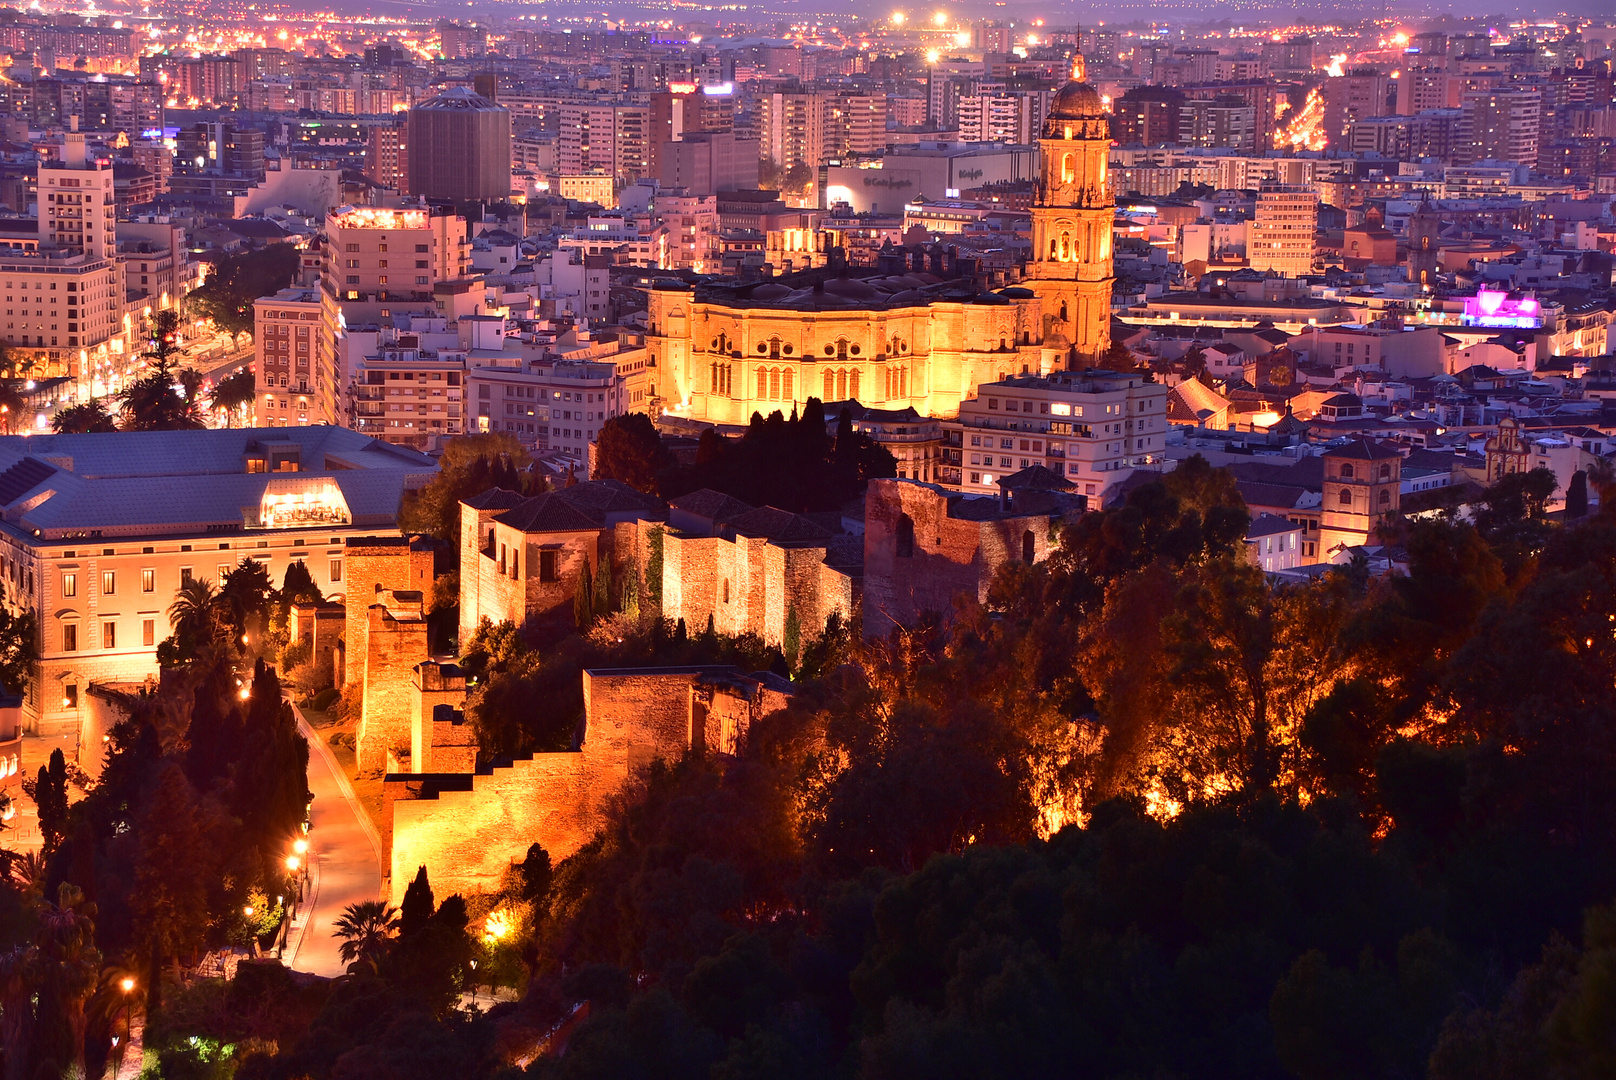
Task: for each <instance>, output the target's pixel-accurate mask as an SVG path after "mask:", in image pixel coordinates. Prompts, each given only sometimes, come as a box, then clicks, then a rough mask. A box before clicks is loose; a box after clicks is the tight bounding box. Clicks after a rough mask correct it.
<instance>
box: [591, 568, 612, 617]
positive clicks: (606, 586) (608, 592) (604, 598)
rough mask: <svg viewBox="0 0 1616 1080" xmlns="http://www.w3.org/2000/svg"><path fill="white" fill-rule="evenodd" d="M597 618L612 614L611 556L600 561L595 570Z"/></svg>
mask: <svg viewBox="0 0 1616 1080" xmlns="http://www.w3.org/2000/svg"><path fill="white" fill-rule="evenodd" d="M594 610H595V616H596V617H597V618H600V617H603V616H606V615H610V614H611V613H612V560H611V557H610V556H607V557H606V558H604V559H601V560H600V565H599V566H598V567H597V568H596V569H595V609H594Z"/></svg>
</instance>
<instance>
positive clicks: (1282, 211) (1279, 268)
mask: <svg viewBox="0 0 1616 1080" xmlns="http://www.w3.org/2000/svg"><path fill="white" fill-rule="evenodd" d="M1318 227H1319V198H1318V196H1317V195H1316V194H1315V193H1314V191H1313V189H1312V188H1311V187H1303V186H1301V185H1290V184H1265V185H1263V187H1262V189H1261V190H1260V191H1259V192H1258V193H1257V212H1256V215H1255V216H1254V217H1253V218H1252V221H1251V224H1250V225H1249V226H1248V227H1247V229H1246V260H1247V261H1248V262H1249V263H1250V264H1251V268H1252V269H1253V270H1257V271H1266V270H1273V271H1274V272H1276V273H1278V274H1281V275H1283V276H1285V277H1302V276H1304V275H1306V274H1309V273H1311V272H1312V270H1313V247H1314V234H1315V233H1316V232H1317V231H1318Z"/></svg>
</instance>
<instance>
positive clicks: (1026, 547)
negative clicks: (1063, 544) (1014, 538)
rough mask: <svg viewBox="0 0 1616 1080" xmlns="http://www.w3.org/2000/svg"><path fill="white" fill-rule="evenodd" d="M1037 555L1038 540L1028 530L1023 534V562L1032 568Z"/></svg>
mask: <svg viewBox="0 0 1616 1080" xmlns="http://www.w3.org/2000/svg"><path fill="white" fill-rule="evenodd" d="M1037 553H1038V545H1037V540H1036V538H1035V537H1034V536H1033V534H1032V530H1031V529H1028V530H1027V531H1026V532H1024V533H1022V534H1021V561H1022V562H1024V563H1026V564H1027V565H1028V566H1031V565H1032V563H1033V559H1034V557H1035V556H1036V555H1037Z"/></svg>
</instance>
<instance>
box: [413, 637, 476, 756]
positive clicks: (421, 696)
mask: <svg viewBox="0 0 1616 1080" xmlns="http://www.w3.org/2000/svg"><path fill="white" fill-rule="evenodd" d="M410 682H411V690H412V693H411V694H410V771H411V772H418V773H427V772H470V771H471V770H472V768H473V766H475V765H476V762H477V740H476V739H475V738H470V733H471V726H470V725H469V724H466V723H464V722H463V720H464V718H463V717H462V723H460V724H459V725H458V728H459V729H460V730H454V731H451V730H450V729H451V728H454V727H455V726H456V725H455V724H454V722H453V721H446V722H445V723H444V725H443V728H444V730H442V731H441V732H440V731H439V724H438V722H437V713H436V710H437V709H438V708H439V707H440V706H443V707H447V708H448V709H450V710H451V711H455V710H459V709H460V708H461V706H463V705H464V704H465V701H466V674H465V672H463V671H461V670H460V668H459V667H457V666H456V665H454V664H439V663H436V662H434V661H431V660H426V661H423V662H421V663H419V664H416V665H415V668H414V670H413V671H412V672H411V680H410ZM440 739H441V740H442V741H440ZM468 739H469V745H470V748H471V759H470V760H469V761H468V760H466V754H465V749H464V748H465V747H466V745H467V744H468Z"/></svg>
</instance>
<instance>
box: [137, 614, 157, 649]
mask: <svg viewBox="0 0 1616 1080" xmlns="http://www.w3.org/2000/svg"><path fill="white" fill-rule="evenodd" d="M156 641H157V620H156V619H142V620H140V643H141V644H142V645H144V646H146V647H147V648H148V649H149V648H151V647H152V645H154V644H155V643H156Z"/></svg>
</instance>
